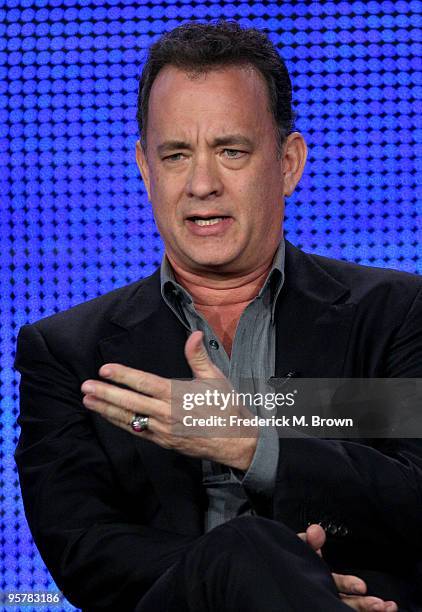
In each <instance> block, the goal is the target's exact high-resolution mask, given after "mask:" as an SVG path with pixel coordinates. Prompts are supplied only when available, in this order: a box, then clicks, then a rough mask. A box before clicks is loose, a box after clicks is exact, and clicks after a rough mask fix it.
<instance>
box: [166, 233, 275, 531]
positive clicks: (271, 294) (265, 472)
mask: <svg viewBox="0 0 422 612" xmlns="http://www.w3.org/2000/svg"><path fill="white" fill-rule="evenodd" d="M284 253H285V245H284V240H282V241H281V242H280V245H279V247H278V249H277V251H276V253H275V256H274V259H273V264H272V267H271V270H270V272H269V273H268V276H267V279H266V281H265V283H264V285H263V286H262V288H261V290H260V292H259V294H258V295H257V296H256V297H255V298H254V299H253V300H252V301H251V302H250V303H249V304H248V306H247V307H246V308H245V310H244V311H243V313H242V315H241V317H240V319H239V323H238V326H237V328H236V334H235V337H234V340H233V346H232V353H231V357H230V358H229V356H228V355H227V353H226V351H225V349H224V346H223V344H222V342H221V341H220V339H219V338H217V336H216V334H215V333H214V331H213V329H212V328H211V327H210V325H209V324H208V322H207V321H206V320H205V319H204V317H203V316H202V315H201V314H200V313H199V312H197V310H196V309H195V305H194V303H193V300H192V297H191V295H190V294H189V292H188V291H186V289H184V287H182V286H181V285H180V284H179V283H178V282H177V281H176V280H175V276H174V273H173V270H172V268H171V266H170V263H169V261H168V259H167V258H166V257H164V258H163V261H162V264H161V295H162V297H163V299H164V301H165V303H166V304H167V306H168V307H169V308H170V309H171V310H172V312H173V313H174V314H175V315H176V317H177V318H178V319H179V320H180V321H181V322H182V324H183V325H184V326H185V327H186V329H187V330H188V331H189V332H193V331H196V330H200V331H202V332H203V333H204V343H205V346H206V348H207V351H208V354H209V356H210V358H211V360H212V362H213V363H214V364H215V365H216V366H217V367H218V368H219V369H220V370H221V371H222V372H223V374H224V375H225V376H226V377H227V378H228V379H229V380H230V381H231V383H232V385H233V388H234V389H236V390H237V391H244V390H245V386H244V385H245V382H246V381H247V383H246V384H247V389H246V390H247V391H249V392H251V393H264V392H265V391H266V390H268V388H266V381H268V379H269V378H270V377H271V376H274V367H275V321H274V311H275V305H276V301H277V298H278V295H279V293H280V290H281V288H282V286H283V282H284ZM242 381H243V382H242ZM251 410H252V411H253V412H254V411H255V410H254V408H253V407H251ZM258 411H259V408H258ZM260 416H261V415H260ZM262 416H268V415H264V414H262ZM278 442H279V441H278V435H277V431H276V429H275V428H270V427H265V428H261V429H260V431H259V437H258V443H257V447H256V451H255V455H254V457H253V460H252V463H251V465H250V466H249V469H248V470H247V472H246V473H244V474H243V473H242V472H240V471H239V470H230V469H229V468H227V467H226V466H223V465H220V464H217V463H214V462H211V461H205V460H204V461H203V462H202V467H203V484H204V486H205V488H206V492H207V497H208V510H207V513H206V517H205V526H204V527H205V530H207V531H208V530H209V529H212V528H213V527H216V526H217V525H220V524H222V523H224V522H226V521H228V520H230V519H232V518H234V517H236V516H239V515H241V514H250V512H251V506H250V504H249V501H248V498H247V495H246V492H245V490H247V489H250V490H251V491H254V492H256V493H259V494H262V495H266V496H271V495H272V493H273V489H274V482H275V476H276V469H277V463H278V455H279V444H278Z"/></svg>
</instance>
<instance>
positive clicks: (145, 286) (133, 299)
mask: <svg viewBox="0 0 422 612" xmlns="http://www.w3.org/2000/svg"><path fill="white" fill-rule="evenodd" d="M159 299H160V275H159V270H156V271H155V272H154V274H152V275H151V276H148V277H146V278H144V279H142V280H139V281H136V282H134V283H131V284H129V285H125V286H124V287H120V288H118V289H114V290H113V291H110V292H108V293H106V294H104V295H102V296H99V297H97V298H94V299H92V300H88V301H87V302H83V303H81V304H78V305H76V306H73V307H72V308H70V309H68V310H65V311H63V312H59V313H56V314H54V315H50V316H48V317H45V318H43V319H40V320H39V321H36V322H34V323H32V324H30V325H25V326H24V327H23V328H22V329H21V334H22V331H26V332H28V331H29V332H31V331H33V332H34V333H41V335H42V336H43V337H44V338H45V339H46V340H50V341H51V343H52V344H53V345H56V346H57V345H60V344H75V343H76V342H79V343H80V344H82V345H84V344H85V345H86V344H89V343H90V340H92V341H94V342H95V341H97V340H98V339H99V338H101V337H107V336H108V335H112V334H113V333H115V332H116V329H118V328H119V327H125V323H126V324H127V326H130V324H131V321H132V319H134V318H135V317H142V315H143V313H144V312H146V311H147V310H148V308H150V307H151V305H152V304H154V303H156V302H157V300H159Z"/></svg>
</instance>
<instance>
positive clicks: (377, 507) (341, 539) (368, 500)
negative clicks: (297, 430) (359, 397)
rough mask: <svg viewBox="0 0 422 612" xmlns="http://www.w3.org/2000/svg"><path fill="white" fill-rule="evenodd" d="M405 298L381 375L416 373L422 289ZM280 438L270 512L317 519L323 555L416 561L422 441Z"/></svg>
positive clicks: (421, 519)
mask: <svg viewBox="0 0 422 612" xmlns="http://www.w3.org/2000/svg"><path fill="white" fill-rule="evenodd" d="M414 296H415V294H414ZM410 302H411V304H410V307H408V308H407V312H406V316H404V318H403V320H402V321H401V323H400V325H399V326H398V330H397V332H396V333H395V335H394V338H393V340H392V342H391V343H390V346H389V350H388V352H387V354H386V355H385V364H384V372H385V377H399V378H404V377H408V378H420V377H422V290H419V292H418V293H417V294H416V297H414V299H413V300H411V301H410ZM421 409H422V406H421ZM279 445H280V457H279V463H278V470H277V476H276V483H275V490H274V497H273V504H272V508H271V509H270V515H271V516H272V517H273V518H277V519H279V520H284V521H285V522H287V524H290V525H294V527H295V528H296V530H297V531H299V530H303V529H304V528H306V525H307V524H310V523H313V522H317V523H318V522H319V523H321V524H322V525H323V526H324V527H325V528H326V530H327V534H328V542H327V544H328V555H325V557H326V559H329V557H330V554H329V551H330V550H334V551H335V554H334V555H333V559H334V558H335V559H339V558H341V557H343V558H344V559H347V561H348V566H349V567H353V564H355V567H359V566H362V563H363V562H364V563H367V567H371V566H372V567H374V568H377V569H381V568H382V567H385V568H386V569H388V568H389V567H390V565H394V564H396V566H397V567H398V566H400V565H401V568H399V569H401V570H403V568H404V566H405V565H406V564H407V563H409V565H412V564H413V566H415V563H417V562H418V561H419V563H420V559H421V552H422V440H420V439H416V438H415V439H409V438H408V439H378V440H376V439H373V440H367V439H362V440H352V439H350V440H345V439H341V440H338V439H337V440H334V439H333V440H327V439H316V438H312V437H309V438H296V439H294V438H289V439H280V441H279ZM337 553H339V554H337Z"/></svg>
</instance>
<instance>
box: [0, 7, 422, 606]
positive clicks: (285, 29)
mask: <svg viewBox="0 0 422 612" xmlns="http://www.w3.org/2000/svg"><path fill="white" fill-rule="evenodd" d="M219 17H223V18H230V19H236V20H238V21H239V22H240V23H241V24H242V25H244V26H254V27H257V28H260V29H266V30H267V31H268V32H269V33H270V37H271V39H272V40H273V42H274V43H275V44H276V45H277V47H278V48H279V50H280V53H281V55H282V57H283V58H284V59H285V60H286V63H287V66H288V68H289V71H290V73H291V76H292V81H293V87H294V109H295V111H296V113H297V115H298V118H297V124H296V125H297V128H298V129H299V130H300V131H302V132H303V134H304V136H305V138H306V140H307V143H308V145H309V151H310V153H309V159H308V163H307V166H306V169H305V175H304V177H303V179H302V181H301V184H300V186H299V188H298V189H297V191H296V193H295V194H294V196H293V197H291V198H290V199H289V201H288V205H287V220H286V226H285V227H286V235H287V237H288V238H289V239H290V240H291V241H292V242H293V243H295V244H296V245H298V246H300V247H303V248H304V249H305V250H308V251H312V252H317V253H320V254H324V255H328V256H331V257H336V258H342V259H346V260H350V261H356V262H360V263H362V264H366V265H375V266H384V267H392V268H397V269H401V270H406V271H409V272H418V273H421V272H422V252H421V246H420V244H418V242H420V237H421V232H420V230H421V209H420V204H418V201H417V171H418V168H419V164H420V154H419V156H418V153H420V143H421V126H420V120H419V117H418V111H420V98H421V96H420V93H421V71H420V68H421V60H420V57H421V53H420V51H421V49H420V41H421V36H420V34H421V30H420V27H421V22H422V20H421V3H420V2H419V1H418V2H417V1H411V2H404V1H403V2H401V1H396V2H381V1H369V2H353V1H349V2H325V1H322V2H308V1H304V2H278V3H277V2H271V1H266V2H265V3H263V4H261V3H254V2H240V1H237V0H236V2H233V3H221V2H218V1H217V0H207V1H206V2H192V0H167V1H166V2H163V1H161V0H158V1H155V0H150V1H148V2H146V1H142V0H141V1H138V2H128V1H127V0H120V1H108V2H98V1H95V0H89V1H87V0H82V1H79V2H76V1H74V0H67V1H62V0H56V1H50V2H48V1H45V0H37V1H36V0H8V1H5V0H0V214H1V223H0V282H1V294H0V310H1V312H0V325H1V347H0V367H1V371H2V375H1V387H0V393H1V410H2V422H1V431H0V435H1V440H0V443H1V446H0V504H1V508H0V530H1V534H0V538H1V539H0V543H1V551H0V575H1V581H2V582H1V590H3V591H21V592H35V591H46V590H50V591H51V592H54V591H56V590H57V589H56V587H55V585H54V583H53V582H52V580H51V578H50V576H49V574H48V572H47V570H46V569H45V567H44V565H43V563H42V561H41V559H40V557H39V555H38V552H37V550H36V548H35V547H34V545H33V543H32V540H31V536H30V533H29V530H28V527H27V525H26V522H25V518H24V514H23V509H22V503H21V499H20V493H19V485H18V480H17V475H16V470H15V466H14V461H13V451H14V447H15V445H16V442H17V436H18V428H17V426H16V416H17V414H18V388H17V383H18V377H17V375H16V373H14V371H13V367H12V364H13V357H14V346H15V341H16V336H17V332H18V330H19V327H20V326H21V325H23V324H24V323H27V322H32V321H35V320H37V319H39V318H41V317H44V316H47V315H49V314H52V313H54V312H56V311H59V310H63V309H67V308H69V307H70V306H72V305H74V304H78V303H80V302H82V301H85V300H87V299H90V298H93V297H95V296H97V295H99V294H102V293H105V292H107V291H110V290H111V289H113V288H116V287H119V286H122V285H124V284H126V283H129V282H131V281H134V280H136V279H138V278H140V277H143V276H145V275H147V274H150V273H151V272H152V271H153V270H154V269H155V268H156V266H157V265H158V264H159V262H160V259H161V255H162V244H161V241H160V238H159V236H158V234H157V231H156V228H155V225H154V221H153V218H152V214H151V209H150V206H149V205H148V202H147V199H146V197H145V191H144V187H143V184H142V182H141V179H140V177H139V176H138V170H137V167H136V164H135V159H134V147H135V141H136V139H137V125H136V120H135V112H136V97H137V85H138V75H139V73H140V69H141V67H142V64H143V61H144V58H145V50H146V48H147V47H148V45H149V44H150V43H151V42H152V41H153V40H155V39H156V38H157V37H158V36H160V34H162V32H164V31H166V30H168V29H171V28H173V27H174V26H176V25H178V24H179V23H181V22H182V21H184V20H188V19H198V20H210V19H215V18H219ZM418 122H419V123H418ZM87 578H88V577H87ZM7 609H9V610H11V609H13V608H12V607H10V608H7ZM15 609H19V608H15ZM25 609H26V610H30V609H37V610H40V609H42V608H41V607H40V606H38V607H34V608H31V607H27V608H25ZM43 609H52V610H53V609H54V610H56V611H57V610H60V609H63V610H73V609H74V608H73V607H72V606H71V605H70V604H67V603H64V604H63V607H62V606H61V605H59V606H55V607H51V608H49V607H48V606H45V607H44V608H43Z"/></svg>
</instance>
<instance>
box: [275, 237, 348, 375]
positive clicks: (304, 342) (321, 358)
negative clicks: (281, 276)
mask: <svg viewBox="0 0 422 612" xmlns="http://www.w3.org/2000/svg"><path fill="white" fill-rule="evenodd" d="M287 247H288V248H286V281H285V284H284V287H283V289H282V293H281V295H280V299H279V301H278V303H277V316H276V318H277V328H276V367H275V374H276V376H277V377H284V376H285V375H286V373H287V372H289V371H296V372H298V374H299V376H301V377H306V378H313V377H315V378H329V377H333V378H336V377H341V376H342V374H343V365H344V360H345V355H346V349H347V343H348V338H349V333H350V328H351V323H352V320H353V313H354V310H355V305H354V304H353V303H350V302H349V295H350V290H349V288H348V287H347V286H346V285H345V284H344V283H342V282H341V281H339V280H338V279H337V278H334V277H333V276H332V275H331V274H329V273H328V272H327V271H326V269H324V267H322V265H320V263H319V262H320V261H321V262H323V260H318V259H317V258H315V256H313V255H308V254H307V253H304V252H303V251H301V250H299V249H297V248H296V247H294V246H293V245H292V244H290V243H287Z"/></svg>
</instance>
